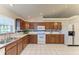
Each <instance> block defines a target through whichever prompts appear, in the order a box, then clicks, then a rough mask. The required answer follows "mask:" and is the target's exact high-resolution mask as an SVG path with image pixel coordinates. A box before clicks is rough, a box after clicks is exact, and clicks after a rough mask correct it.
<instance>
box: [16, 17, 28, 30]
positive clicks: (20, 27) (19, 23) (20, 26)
mask: <svg viewBox="0 0 79 59" xmlns="http://www.w3.org/2000/svg"><path fill="white" fill-rule="evenodd" d="M15 23H16V24H15V29H16V30H17V31H19V30H24V29H28V28H29V23H28V22H26V21H24V20H22V19H19V18H17V19H16V22H15Z"/></svg>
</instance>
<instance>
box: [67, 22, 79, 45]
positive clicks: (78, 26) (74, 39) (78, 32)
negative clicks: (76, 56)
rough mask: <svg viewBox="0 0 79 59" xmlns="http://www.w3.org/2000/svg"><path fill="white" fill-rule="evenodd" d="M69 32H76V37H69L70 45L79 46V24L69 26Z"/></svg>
mask: <svg viewBox="0 0 79 59" xmlns="http://www.w3.org/2000/svg"><path fill="white" fill-rule="evenodd" d="M69 31H74V32H75V35H74V36H68V37H69V39H68V45H73V46H75V45H79V24H78V23H74V24H72V25H69Z"/></svg>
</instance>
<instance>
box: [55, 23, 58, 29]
mask: <svg viewBox="0 0 79 59" xmlns="http://www.w3.org/2000/svg"><path fill="white" fill-rule="evenodd" d="M54 30H58V23H57V22H54Z"/></svg>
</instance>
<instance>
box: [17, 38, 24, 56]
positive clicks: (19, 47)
mask: <svg viewBox="0 0 79 59" xmlns="http://www.w3.org/2000/svg"><path fill="white" fill-rule="evenodd" d="M22 41H23V39H20V40H18V42H17V54H20V53H21V52H22V50H23V46H22V45H23V43H22Z"/></svg>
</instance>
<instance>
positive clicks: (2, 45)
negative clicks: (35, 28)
mask: <svg viewBox="0 0 79 59" xmlns="http://www.w3.org/2000/svg"><path fill="white" fill-rule="evenodd" d="M26 35H28V34H18V36H15V37H16V39H13V40H12V41H10V42H8V43H4V44H0V49H1V48H3V47H5V46H6V45H8V44H10V43H12V42H14V41H17V40H19V39H21V38H22V37H24V36H26Z"/></svg>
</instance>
